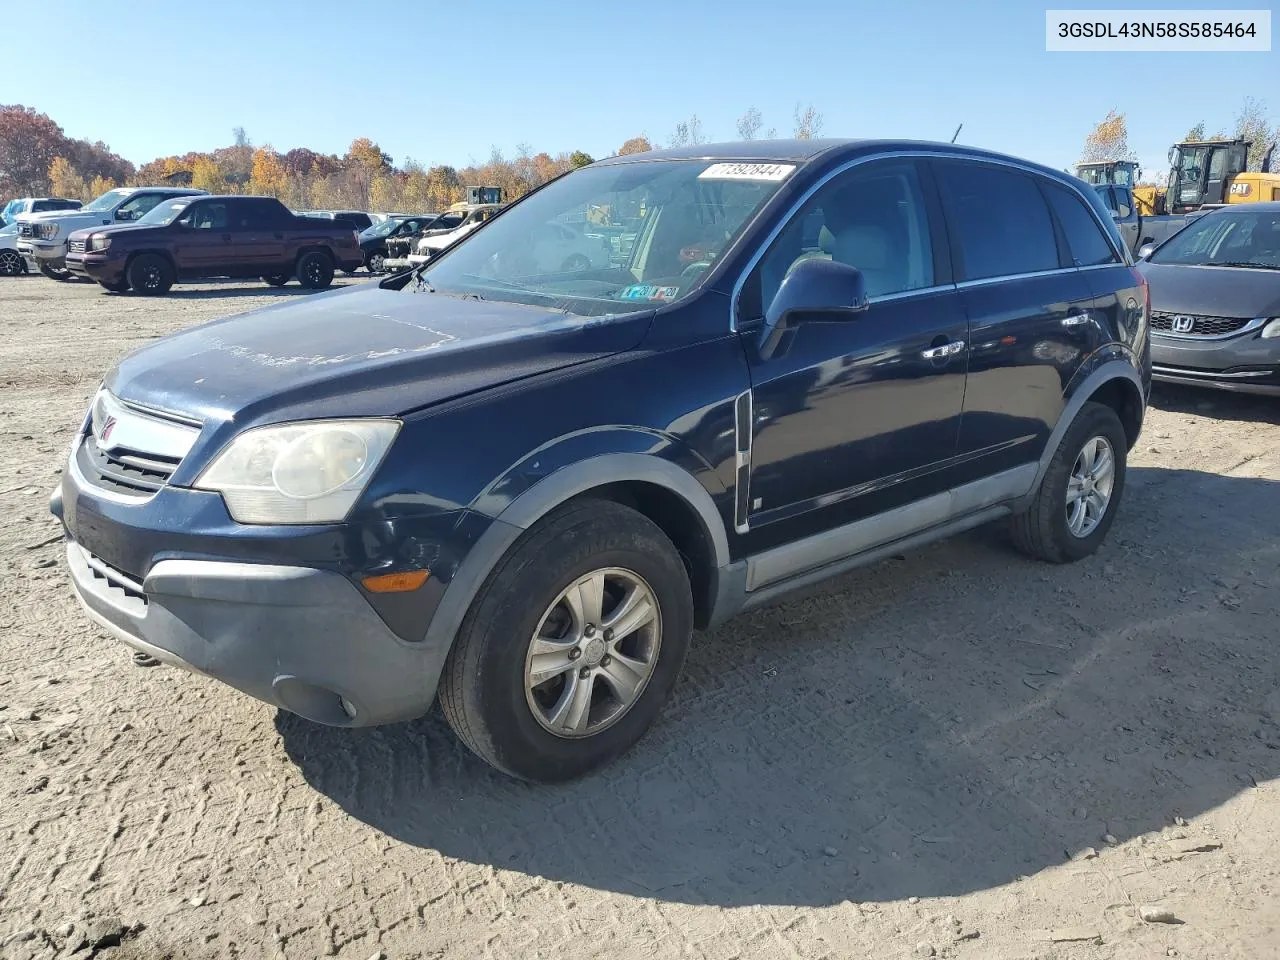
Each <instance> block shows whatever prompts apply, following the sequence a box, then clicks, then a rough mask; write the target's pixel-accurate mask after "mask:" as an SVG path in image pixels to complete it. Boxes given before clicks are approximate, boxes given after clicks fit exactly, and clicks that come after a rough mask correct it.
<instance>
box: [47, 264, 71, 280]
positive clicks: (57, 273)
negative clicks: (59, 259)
mask: <svg viewBox="0 0 1280 960" xmlns="http://www.w3.org/2000/svg"><path fill="white" fill-rule="evenodd" d="M40 272H41V273H43V274H44V275H45V276H46V277H48V278H49V279H50V280H57V281H59V282H60V283H67V282H69V281H71V280H74V279H75V274H73V273H72V272H71V271H70V270H59V269H58V268H57V267H51V266H49V265H48V264H47V263H43V262H41V263H40Z"/></svg>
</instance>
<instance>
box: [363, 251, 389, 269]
mask: <svg viewBox="0 0 1280 960" xmlns="http://www.w3.org/2000/svg"><path fill="white" fill-rule="evenodd" d="M386 262H387V255H386V254H385V253H383V252H382V251H380V250H375V251H374V252H373V253H371V254H369V262H368V263H366V264H365V266H366V267H368V268H369V272H370V273H381V272H382V271H383V270H384V269H386V268H385V267H384V266H383V265H384V264H385V263H386Z"/></svg>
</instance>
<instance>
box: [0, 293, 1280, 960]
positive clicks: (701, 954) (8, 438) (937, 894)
mask: <svg viewBox="0 0 1280 960" xmlns="http://www.w3.org/2000/svg"><path fill="white" fill-rule="evenodd" d="M303 295H304V294H303V293H302V292H301V291H299V290H298V289H297V288H296V287H292V288H287V289H285V290H283V291H270V290H267V289H266V288H264V287H261V286H258V285H231V284H222V285H215V284H205V285H195V286H184V287H181V288H179V289H178V290H177V291H175V293H174V295H172V296H170V297H168V298H165V299H161V300H146V299H142V298H139V297H134V296H128V295H112V294H106V293H104V292H102V291H101V290H100V289H99V288H98V287H96V286H89V285H81V284H57V283H54V282H52V281H49V280H46V279H44V278H42V277H28V278H19V279H13V280H0V321H2V322H3V331H4V337H3V340H2V341H0V387H2V389H3V398H4V402H3V403H2V404H0V437H2V438H3V444H4V447H5V449H7V450H9V451H10V453H9V455H7V456H6V457H5V458H4V459H3V462H0V524H2V526H0V564H2V565H3V573H4V576H3V585H2V587H0V589H2V590H3V602H0V667H2V668H0V957H4V958H6V960H8V958H15V960H18V958H28V957H39V958H47V957H54V956H70V955H71V954H72V953H75V952H76V951H77V949H78V950H79V952H78V953H76V955H77V956H80V957H85V956H90V955H96V956H99V957H104V958H109V960H124V958H148V960H150V958H158V957H184V958H186V957H190V958H212V957H237V956H239V957H277V956H278V957H286V958H309V957H317V956H339V957H349V958H356V960H368V958H370V957H374V956H384V957H386V958H388V960H400V958H434V957H465V958H478V957H494V958H499V957H502V958H507V957H547V958H551V957H556V958H571V960H578V958H585V957H620V958H651V957H681V958H686V957H688V958H714V960H730V958H742V960H748V958H770V960H772V958H779V957H783V958H786V957H789V958H801V957H803V958H810V957H813V958H816V957H829V958H846V957H849V958H853V957H856V958H863V957H874V958H882V957H890V958H893V957H903V958H906V957H927V956H932V955H937V956H941V957H959V958H983V960H987V958H996V960H999V958H1021V960H1030V958H1033V957H1038V958H1041V960H1056V958H1061V960H1074V958H1149V957H1165V956H1181V957H1194V958H1200V957H1205V958H1207V957H1240V958H1249V960H1258V958H1265V957H1280V782H1278V781H1277V776H1278V775H1280V685H1278V683H1277V681H1278V680H1280V668H1278V666H1277V664H1278V661H1280V657H1278V656H1277V652H1276V640H1277V624H1278V623H1280V590H1278V587H1280V401H1276V400H1270V401H1268V400H1264V399H1250V398H1237V397H1233V396H1230V395H1220V394H1214V393H1198V392H1189V391H1181V390H1178V391H1175V390H1172V389H1157V392H1156V394H1155V397H1154V406H1153V409H1152V410H1151V412H1150V414H1149V416H1148V420H1147V426H1146V429H1145V432H1144V434H1143V437H1142V440H1141V441H1140V443H1139V446H1138V448H1137V450H1136V451H1135V452H1134V454H1133V457H1132V461H1131V465H1130V474H1129V487H1128V490H1127V491H1126V499H1125V502H1124V504H1123V509H1122V511H1121V514H1120V517H1119V519H1118V521H1117V523H1116V525H1115V527H1114V528H1113V530H1112V533H1111V537H1110V540H1109V543H1108V545H1107V546H1106V547H1105V548H1104V549H1103V551H1102V552H1101V553H1100V554H1098V555H1097V556H1096V557H1094V558H1092V559H1090V560H1088V561H1085V562H1083V563H1079V564H1076V565H1074V566H1070V567H1064V568H1055V567H1049V566H1044V565H1039V564H1036V563H1032V562H1030V561H1027V560H1025V559H1023V558H1021V557H1019V556H1017V555H1015V554H1014V553H1013V552H1012V551H1011V549H1010V548H1009V546H1008V544H1007V542H1006V540H1005V536H1004V533H1003V530H1002V529H1000V528H989V529H982V530H978V531H976V532H974V533H972V534H969V535H966V536H963V537H960V538H958V539H956V540H952V541H949V542H947V543H943V544H939V545H936V546H934V547H931V548H929V549H925V550H923V551H920V552H917V553H913V554H910V555H908V556H905V557H901V558H896V559H894V560H892V561H890V562H887V563H885V564H882V565H880V566H877V567H874V568H869V569H866V570H862V571H859V572H856V573H854V574H851V575H849V576H845V577H843V578H841V579H839V580H836V581H834V582H832V583H830V584H828V585H826V586H825V587H823V588H821V589H818V590H816V591H814V592H811V593H809V594H807V595H805V596H802V597H799V598H797V599H793V600H791V601H790V602H788V603H785V604H783V605H780V606H777V607H774V608H772V609H769V610H767V611H764V612H759V613H755V614H751V615H747V616H743V617H739V618H738V619H736V620H734V621H732V622H731V623H729V624H727V625H725V626H724V627H721V628H720V629H718V630H716V631H714V632H712V633H709V634H702V635H698V636H697V637H695V641H694V647H693V651H692V653H691V655H690V660H689V664H688V668H687V671H686V675H685V677H684V679H683V680H682V682H681V684H680V686H679V688H678V690H677V695H676V697H675V699H674V701H673V702H672V703H671V704H670V705H669V707H668V709H667V711H666V713H665V714H664V717H663V720H662V722H661V723H660V724H659V726H658V727H657V728H656V729H655V730H654V731H653V732H652V733H651V734H650V736H649V737H648V738H647V739H646V740H645V741H644V742H643V743H641V745H640V746H639V747H638V748H637V749H636V750H635V751H634V752H632V753H631V754H630V755H628V756H627V757H626V758H624V760H623V761H622V762H620V763H618V764H616V765H615V766H613V767H611V768H610V769H608V770H607V771H605V772H604V773H602V774H600V775H597V776H595V777H592V778H590V779H587V780H585V781H582V782H579V783H575V784H571V785H568V786H564V787H558V788H547V787H531V786H526V785H522V784H516V783H513V782H510V781H508V780H505V779H503V778H501V777H500V776H498V775H496V774H494V773H491V772H490V771H489V770H488V768H486V767H485V766H484V765H483V764H482V763H481V762H480V761H478V760H475V759H473V758H472V757H471V756H470V755H469V754H467V753H466V752H464V750H463V749H462V748H461V747H459V746H458V745H457V744H456V743H455V742H454V740H453V738H452V736H451V735H450V733H449V731H448V730H447V728H446V727H445V726H444V724H443V721H442V720H441V719H440V718H439V717H438V716H431V717H427V718H425V719H423V720H420V721H417V722H415V723H411V724H405V725H400V726H395V727H387V728H381V729H375V730H369V731H341V730H331V729H327V728H323V727H319V726H315V725H312V724H310V723H307V722H306V721H302V720H300V719H298V718H295V717H292V716H289V715H286V714H278V713H277V712H276V711H274V710H272V709H270V708H268V707H266V706H264V705H262V704H259V703H257V702H256V701H252V700H250V699H248V698H246V697H244V696H242V695H240V694H238V693H236V692H234V691H232V690H231V689H229V688H226V687H223V686H221V685H219V684H217V683H215V682H213V681H209V680H204V679H201V678H198V677H195V676H191V675H188V674H185V673H182V672H179V671H176V670H170V669H166V668H155V669H142V668H139V667H135V666H133V665H132V663H131V662H130V659H129V656H128V655H127V653H126V650H125V648H124V647H123V646H122V645H121V644H119V643H117V642H116V641H114V640H112V639H110V638H108V637H107V636H106V635H105V634H104V633H102V632H100V631H99V630H98V629H96V628H94V627H92V626H90V625H89V624H88V622H87V621H86V619H85V618H84V617H83V616H82V615H81V614H80V612H79V610H78V608H77V607H76V605H75V602H74V600H73V599H72V597H71V594H70V589H69V586H68V585H67V583H66V575H65V571H64V570H63V569H62V567H63V561H62V554H61V547H60V545H59V543H58V527H57V525H56V523H55V522H54V520H53V519H52V518H51V517H50V516H49V515H48V513H47V500H48V495H49V492H50V490H51V489H52V487H53V485H54V483H55V482H56V479H57V477H56V474H57V473H58V471H59V468H60V467H61V464H62V461H63V458H64V456H65V453H66V449H67V444H68V442H69V441H70V437H71V433H72V430H73V428H74V425H75V424H76V423H77V422H78V420H79V418H80V417H81V415H82V413H83V410H84V408H85V407H86V405H87V403H88V400H89V398H90V395H91V394H92V392H93V391H94V389H95V388H96V386H97V384H98V382H99V380H100V378H101V376H102V374H103V372H104V371H105V369H106V368H107V367H108V366H109V365H110V364H111V363H112V362H113V361H114V359H115V358H117V357H118V356H119V355H120V354H122V353H124V352H125V351H127V350H130V349H132V348H134V347H137V346H139V345H141V344H143V343H145V342H147V341H148V340H150V339H152V338H153V337H156V336H158V335H161V334H165V333H168V332H171V331H174V330H178V329H181V328H184V327H188V326H191V325H193V324H196V323H199V322H201V321H204V320H207V319H211V318H214V317H218V316H223V315H226V314H230V313H233V312H237V311H240V310H246V309H251V308H254V307H258V306H261V305H264V304H268V303H272V302H276V301H278V300H279V299H280V298H281V297H287V296H303ZM1148 908H1159V909H1164V910H1169V911H1171V912H1172V919H1173V920H1174V921H1175V922H1172V923H1169V922H1148V921H1146V920H1144V919H1142V917H1141V914H1142V912H1143V911H1144V910H1147V911H1148V914H1147V915H1148V916H1153V915H1152V914H1151V913H1150V912H1149V909H1148ZM1166 919H1168V918H1166ZM117 944H119V945H117Z"/></svg>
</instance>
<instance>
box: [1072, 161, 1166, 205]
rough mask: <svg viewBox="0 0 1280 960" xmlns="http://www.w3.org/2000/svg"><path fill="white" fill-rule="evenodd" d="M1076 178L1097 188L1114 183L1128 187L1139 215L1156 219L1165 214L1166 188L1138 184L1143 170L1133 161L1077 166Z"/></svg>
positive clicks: (1079, 164)
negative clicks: (1155, 217) (1100, 185)
mask: <svg viewBox="0 0 1280 960" xmlns="http://www.w3.org/2000/svg"><path fill="white" fill-rule="evenodd" d="M1076 176H1077V177H1079V178H1080V179H1081V180H1083V181H1084V182H1085V183H1089V184H1093V185H1094V186H1097V185H1099V184H1104V183H1113V184H1116V185H1117V186H1121V187H1128V188H1129V189H1130V191H1131V192H1132V193H1133V201H1134V203H1136V204H1137V205H1138V213H1139V215H1140V216H1144V217H1154V216H1157V215H1159V214H1163V213H1164V212H1165V209H1164V187H1157V186H1155V185H1154V184H1142V185H1140V184H1139V183H1138V180H1139V179H1140V178H1141V177H1142V168H1141V167H1139V166H1138V164H1137V163H1136V162H1135V161H1133V160H1097V161H1091V162H1087V163H1078V164H1076Z"/></svg>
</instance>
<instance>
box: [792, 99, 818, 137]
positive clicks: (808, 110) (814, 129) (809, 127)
mask: <svg viewBox="0 0 1280 960" xmlns="http://www.w3.org/2000/svg"><path fill="white" fill-rule="evenodd" d="M794 118H795V128H794V131H793V133H792V136H794V137H795V138H796V139H797V140H812V139H813V138H814V137H816V136H818V135H819V134H820V133H822V123H823V120H822V114H820V113H819V112H818V111H817V110H815V109H814V108H813V104H809V105H808V106H807V107H805V108H804V109H803V110H802V109H801V108H800V104H798V103H797V104H796V110H795V115H794Z"/></svg>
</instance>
